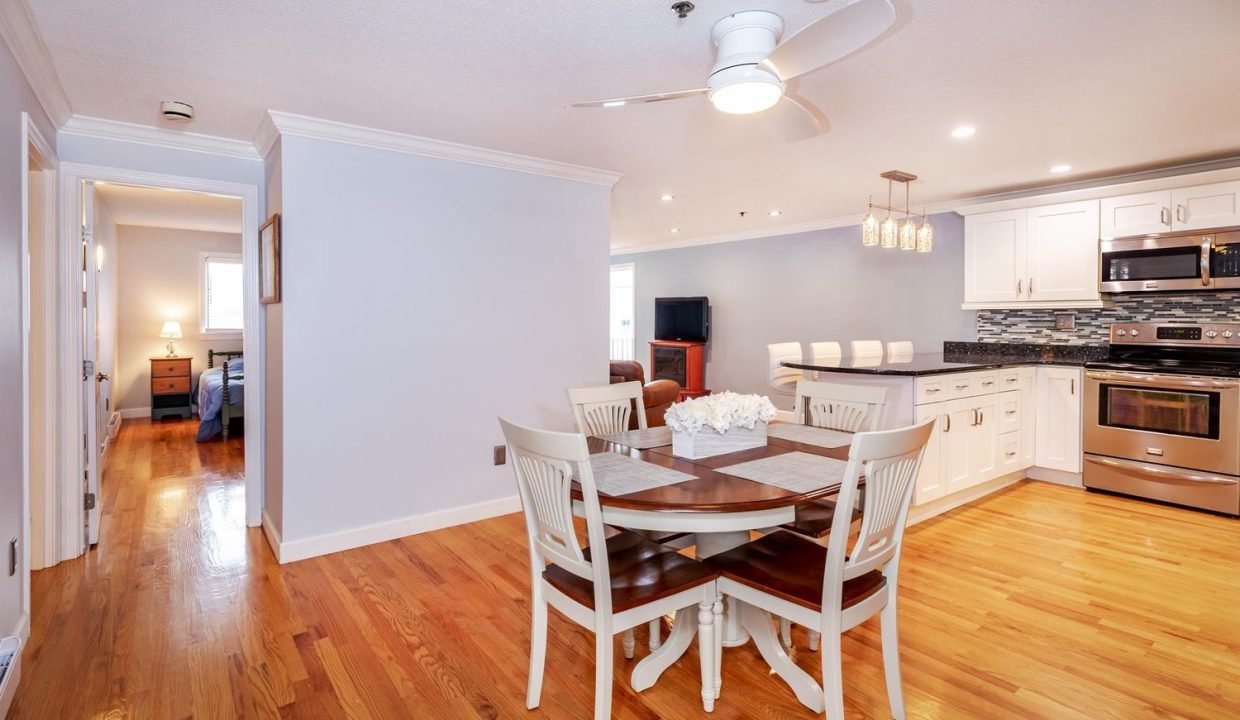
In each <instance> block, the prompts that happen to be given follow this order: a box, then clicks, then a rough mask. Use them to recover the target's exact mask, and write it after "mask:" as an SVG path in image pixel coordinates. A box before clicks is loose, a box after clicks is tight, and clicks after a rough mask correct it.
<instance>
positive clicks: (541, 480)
mask: <svg viewBox="0 0 1240 720" xmlns="http://www.w3.org/2000/svg"><path fill="white" fill-rule="evenodd" d="M499 423H500V427H502V428H503V431H504V440H505V441H506V442H507V443H508V452H509V457H510V458H511V460H512V467H513V472H514V473H515V474H516V476H517V489H518V492H519V493H520V496H521V507H522V510H523V511H524V513H525V526H526V531H527V533H528V535H529V543H530V567H531V571H532V574H533V581H534V582H538V581H539V577H538V576H539V575H541V574H542V572H543V570H544V569H545V568H546V563H548V562H550V563H553V564H555V565H558V566H559V567H562V568H564V569H565V570H567V571H569V572H571V573H573V574H574V575H577V576H578V577H581V578H585V579H587V580H590V581H592V582H593V583H594V587H595V595H596V597H595V601H596V604H595V607H596V608H600V607H605V608H610V598H611V595H610V587H611V583H610V579H609V574H608V568H607V553H605V552H596V553H591V557H590V558H589V559H587V558H586V557H585V554H584V553H583V552H582V549H581V544H580V543H578V542H577V534H576V531H575V529H574V527H573V503H572V495H571V494H570V493H571V491H572V483H573V479H574V478H576V480H577V481H578V483H579V484H580V485H581V494H582V504H583V505H584V507H585V516H586V534H587V536H588V537H589V542H590V546H591V547H594V548H603V547H606V535H605V531H604V526H603V517H602V511H601V510H600V508H599V502H598V490H597V488H596V487H595V484H594V474H593V472H592V471H591V468H590V451H589V448H588V447H587V446H586V439H585V436H584V435H581V434H578V433H559V432H551V431H549V430H537V429H534V428H528V427H523V426H521V425H517V424H515V423H512V422H509V421H507V420H505V419H504V418H500V419H499ZM605 579H606V580H605ZM599 588H606V592H603V593H599ZM600 594H603V595H606V596H607V597H606V598H603V599H601V600H600V598H599V597H598V595H600ZM600 601H602V602H605V605H603V606H600V605H599V604H598V603H599V602H600Z"/></svg>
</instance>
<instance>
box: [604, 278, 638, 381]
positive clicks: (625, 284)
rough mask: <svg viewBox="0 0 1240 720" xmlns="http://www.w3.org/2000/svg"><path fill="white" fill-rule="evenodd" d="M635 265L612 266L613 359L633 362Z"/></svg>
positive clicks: (634, 352) (634, 354)
mask: <svg viewBox="0 0 1240 720" xmlns="http://www.w3.org/2000/svg"><path fill="white" fill-rule="evenodd" d="M633 274H634V267H633V263H624V264H622V265H612V266H611V347H610V352H611V359H612V360H633V359H634V358H635V356H636V349H635V347H634V339H633V325H634V314H635V307H634V293H633V289H634V284H633Z"/></svg>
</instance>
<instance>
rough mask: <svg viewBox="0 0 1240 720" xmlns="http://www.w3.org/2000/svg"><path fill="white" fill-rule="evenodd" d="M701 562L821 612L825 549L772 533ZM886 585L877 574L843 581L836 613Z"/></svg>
mask: <svg viewBox="0 0 1240 720" xmlns="http://www.w3.org/2000/svg"><path fill="white" fill-rule="evenodd" d="M703 562H704V563H705V564H706V565H707V566H709V567H710V568H712V569H714V570H717V571H719V573H720V574H721V575H723V577H726V578H730V579H732V580H735V581H736V582H738V583H742V584H744V585H748V586H749V587H752V588H755V589H757V590H762V591H764V592H766V593H769V594H771V595H774V596H776V597H779V598H783V599H784V600H787V601H788V602H793V603H796V604H798V605H803V606H804V607H807V608H809V609H811V610H818V611H821V610H822V583H823V577H824V575H825V574H826V568H827V549H826V548H825V547H823V546H821V545H819V544H818V543H816V542H814V541H812V540H806V539H805V538H803V537H800V536H797V535H793V534H792V533H788V532H773V533H771V534H770V535H764V536H763V537H762V538H761V539H759V540H755V541H753V542H751V543H748V544H746V545H741V546H740V547H737V548H734V549H732V550H729V551H727V552H725V553H720V554H718V555H714V556H711V557H709V558H706V559H705V560H703ZM886 584H887V580H886V579H885V578H884V577H883V573H882V572H881V571H878V570H871V571H869V572H867V573H864V574H861V575H858V576H857V577H855V578H853V579H851V580H848V581H846V582H845V583H844V594H843V599H842V601H841V603H840V609H841V610H846V609H848V608H850V607H852V606H853V605H856V604H857V603H859V602H861V601H862V600H865V599H866V598H868V597H870V596H872V595H874V594H875V593H877V592H879V591H880V590H882V589H883V587H884V586H885V585H886Z"/></svg>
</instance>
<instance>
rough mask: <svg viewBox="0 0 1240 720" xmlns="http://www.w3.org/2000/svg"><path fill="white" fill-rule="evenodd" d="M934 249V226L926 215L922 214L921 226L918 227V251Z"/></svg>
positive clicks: (925, 251)
mask: <svg viewBox="0 0 1240 720" xmlns="http://www.w3.org/2000/svg"><path fill="white" fill-rule="evenodd" d="M933 249H934V228H932V227H930V221H928V220H926V216H925V215H922V216H921V227H919V228H917V252H919V253H928V252H930V251H931V250H933Z"/></svg>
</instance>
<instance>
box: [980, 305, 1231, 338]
mask: <svg viewBox="0 0 1240 720" xmlns="http://www.w3.org/2000/svg"><path fill="white" fill-rule="evenodd" d="M1112 300H1113V301H1114V304H1113V305H1112V306H1111V307H1108V308H1100V309H1095V310H979V311H978V312H977V339H978V340H979V341H981V342H1032V343H1065V344H1068V345H1105V344H1106V342H1107V338H1108V333H1109V332H1110V328H1111V323H1117V322H1209V321H1211V320H1214V321H1217V322H1240V292H1212V293H1197V294H1183V295H1178V294H1177V295H1156V294H1139V293H1138V294H1133V295H1113V296H1112ZM1064 313H1071V314H1073V315H1075V316H1076V329H1074V330H1057V329H1055V316H1056V315H1061V314H1064Z"/></svg>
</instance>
